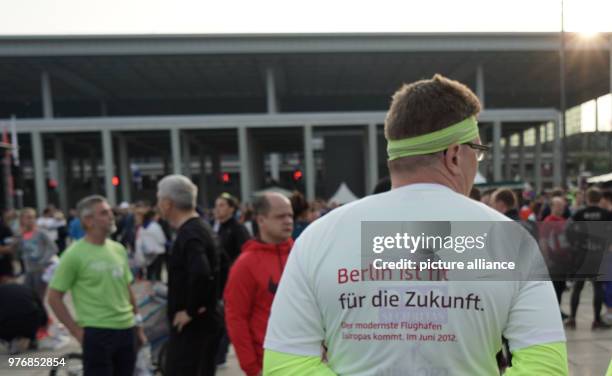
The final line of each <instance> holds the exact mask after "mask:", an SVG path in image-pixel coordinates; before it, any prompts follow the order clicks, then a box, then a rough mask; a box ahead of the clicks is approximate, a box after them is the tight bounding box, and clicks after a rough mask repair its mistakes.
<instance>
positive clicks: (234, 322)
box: [0, 76, 612, 376]
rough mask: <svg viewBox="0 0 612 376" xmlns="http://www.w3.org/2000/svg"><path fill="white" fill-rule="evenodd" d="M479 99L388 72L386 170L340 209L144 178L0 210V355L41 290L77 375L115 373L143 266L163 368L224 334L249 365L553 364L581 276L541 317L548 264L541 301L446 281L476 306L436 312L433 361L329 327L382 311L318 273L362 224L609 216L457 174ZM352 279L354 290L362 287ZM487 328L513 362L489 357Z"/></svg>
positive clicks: (41, 305)
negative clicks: (205, 193) (150, 184)
mask: <svg viewBox="0 0 612 376" xmlns="http://www.w3.org/2000/svg"><path fill="white" fill-rule="evenodd" d="M423 101H426V102H428V103H429V105H428V106H422V105H420V103H422V102H423ZM423 103H424V102H423ZM442 109H444V111H443V110H442ZM479 110H480V106H479V104H478V99H477V98H476V96H475V95H474V94H473V93H472V92H471V91H470V90H469V89H467V88H466V87H465V86H463V85H462V84H460V83H458V82H455V81H451V80H448V79H446V78H444V77H441V76H436V77H434V78H433V79H431V80H424V81H419V82H416V83H413V84H411V85H405V86H404V87H403V88H402V89H400V91H398V92H397V93H396V94H395V96H394V99H393V103H392V105H391V109H390V111H389V115H388V118H387V122H386V124H385V135H386V137H387V139H388V141H389V149H388V152H389V170H390V173H391V175H390V178H386V179H383V180H381V182H380V183H379V185H378V186H377V187H376V189H375V192H374V193H375V194H373V195H372V196H371V197H368V198H365V199H363V200H359V201H358V202H356V203H355V204H352V205H346V206H343V207H340V208H337V205H335V204H333V203H331V204H328V203H326V202H325V201H323V200H316V201H314V202H308V201H307V200H306V199H305V198H304V196H303V195H302V194H300V193H299V192H296V193H294V194H293V195H292V196H291V197H285V196H283V195H282V194H279V193H265V194H263V195H261V196H258V197H256V198H255V199H254V200H252V202H250V203H246V204H245V203H241V202H240V200H239V199H238V198H237V197H234V196H233V195H231V194H229V193H223V194H221V195H219V197H217V198H216V200H215V202H214V207H213V208H199V207H198V206H197V205H196V200H197V193H198V188H197V186H196V185H194V184H193V182H192V181H191V180H190V179H188V178H187V177H185V176H182V175H169V176H166V177H164V178H163V179H162V180H160V181H159V183H158V191H157V199H156V203H155V204H151V203H149V202H146V201H138V202H135V203H133V204H129V203H121V204H120V205H119V206H118V207H116V208H111V207H110V205H109V204H108V202H107V200H106V199H105V198H104V197H101V196H98V195H92V196H88V197H85V198H82V199H81V200H80V201H79V202H78V204H77V207H76V208H75V209H74V210H70V212H69V213H68V216H66V217H64V215H63V214H62V213H61V211H59V210H58V209H56V208H54V207H49V208H47V209H45V211H44V212H43V213H41V215H40V217H39V218H37V212H36V210H34V209H32V208H23V209H21V210H19V211H18V212H16V211H13V210H7V211H5V212H4V213H3V216H2V222H1V223H0V276H1V277H0V278H1V279H0V303H1V304H2V306H3V307H4V306H5V305H7V304H10V305H11V306H12V309H11V310H4V309H3V310H2V312H1V313H0V339H2V340H3V341H6V343H8V347H9V349H10V351H19V350H23V348H24V346H25V347H28V346H29V347H34V348H35V347H37V346H40V344H41V338H43V334H41V332H44V331H45V330H47V329H48V328H49V326H50V325H51V323H52V320H51V319H50V317H51V316H52V315H50V314H49V313H50V312H48V311H47V308H46V307H47V306H46V305H45V301H46V302H48V306H49V307H50V308H51V310H52V311H53V314H54V315H53V316H54V317H56V318H57V321H58V322H55V323H54V325H56V327H57V328H60V329H59V331H63V333H69V334H70V335H72V336H73V337H74V338H76V340H77V341H78V342H79V343H80V344H81V345H82V349H83V362H84V369H85V374H86V375H98V374H100V375H102V374H103V375H108V374H114V375H132V374H133V372H134V365H135V361H136V354H137V349H138V347H139V346H142V345H143V344H145V343H147V338H146V336H145V333H144V331H143V330H142V321H143V318H142V316H141V315H140V314H139V310H138V305H137V304H136V299H135V295H134V292H133V290H132V287H131V286H132V283H133V282H134V280H137V279H147V280H152V281H162V282H165V283H167V287H168V294H167V297H168V304H167V320H168V323H169V326H170V334H169V339H168V344H167V354H166V361H165V369H164V371H165V373H164V374H165V375H181V376H189V375H214V374H215V370H216V369H217V368H218V367H223V366H224V364H225V363H226V361H227V353H228V348H229V345H230V343H231V344H232V345H233V347H234V349H235V352H236V355H237V358H238V360H239V363H240V367H241V369H242V370H243V371H244V373H245V374H247V375H248V376H257V375H261V374H262V373H263V371H264V370H265V372H266V374H270V375H287V374H318V375H334V374H338V373H339V374H367V373H368V372H379V371H380V373H381V374H386V373H385V372H391V373H389V374H402V372H401V370H407V369H419V368H418V367H431V366H432V364H434V365H436V366H438V367H441V368H440V369H447V370H448V369H453V370H455V371H456V373H458V374H491V371H492V370H497V367H507V366H510V365H511V366H512V367H510V368H508V374H512V373H511V370H512V369H513V368H515V369H523V370H525V369H527V370H539V371H541V372H539V373H538V374H555V375H557V374H559V375H563V374H567V355H566V349H565V336H564V332H563V329H562V324H561V323H562V321H561V319H563V320H564V323H565V325H566V327H568V328H571V329H575V328H576V313H577V309H578V303H579V298H580V293H581V291H582V289H583V286H584V279H583V280H578V281H570V282H569V283H571V289H572V292H571V311H570V312H569V313H567V314H566V313H565V312H561V313H559V314H557V311H558V308H557V305H558V304H560V302H561V297H562V295H563V293H564V291H566V289H567V288H568V287H567V284H568V281H566V280H571V275H567V274H564V275H562V276H561V277H560V278H555V281H554V292H556V302H555V293H554V292H553V287H552V284H551V283H550V282H542V281H522V282H520V283H519V282H516V281H505V282H504V281H501V282H497V283H490V284H482V283H481V284H477V283H467V284H464V283H457V284H455V285H451V284H447V285H445V287H444V288H445V289H448V291H449V293H450V292H452V293H453V294H455V295H460V294H461V293H463V292H464V291H469V292H470V294H477V295H478V296H479V299H482V301H484V302H485V303H483V304H485V305H487V304H488V305H487V309H486V310H485V309H483V310H482V311H483V312H481V313H478V314H472V313H470V312H468V311H467V310H464V311H459V310H458V311H455V312H453V315H448V320H449V321H448V322H445V325H447V327H448V330H452V331H453V333H452V334H448V335H449V336H450V335H452V336H453V337H455V336H456V337H457V340H456V341H455V343H454V344H450V345H448V346H447V347H445V350H444V352H445V356H444V357H440V356H439V355H440V353H441V348H440V347H439V346H436V344H435V343H429V342H423V343H421V344H420V346H421V347H420V348H419V354H420V355H419V356H420V357H419V358H415V357H414V355H410V356H406V355H405V354H403V351H402V350H401V349H402V346H404V345H403V344H402V343H399V342H394V341H385V342H378V343H377V346H380V348H378V347H377V346H372V343H365V346H364V344H360V343H359V342H353V341H350V340H342V339H343V338H344V337H343V336H344V333H345V332H344V331H343V330H344V329H345V328H346V326H345V325H348V324H347V323H354V322H378V321H379V320H381V319H380V317H379V316H378V315H379V311H378V310H365V309H362V310H351V311H348V310H344V308H342V307H339V306H338V304H337V301H336V300H337V296H338V293H339V292H344V289H345V288H346V287H344V286H339V285H338V283H337V281H335V280H334V277H335V276H336V274H337V271H338V269H339V268H348V267H354V268H355V269H356V270H357V269H359V265H360V261H361V260H360V254H359V250H360V246H359V241H360V237H359V236H358V234H359V231H360V229H361V227H360V226H361V222H362V221H368V220H372V221H380V220H395V221H400V220H403V221H406V220H411V221H421V220H427V221H431V220H462V221H463V220H468V221H469V220H472V221H477V220H497V221H502V220H508V219H510V220H514V221H520V222H521V223H522V224H524V225H525V227H526V228H527V229H528V230H529V232H530V233H531V234H532V235H533V236H534V237H535V238H536V239H537V240H538V242H539V243H540V245H546V246H549V245H550V244H549V242H548V240H549V239H551V236H552V235H551V234H553V235H559V234H561V233H565V232H567V226H568V224H567V223H566V222H570V221H573V222H581V221H604V222H605V221H609V220H610V219H611V218H612V214H610V213H611V212H610V210H611V209H612V192H609V191H603V192H602V191H600V190H599V189H597V188H590V189H588V190H587V191H586V192H582V191H579V192H575V193H573V194H570V193H568V192H565V191H563V190H553V191H551V192H547V193H543V194H540V195H537V196H536V195H534V194H533V193H531V192H518V194H517V192H514V191H512V190H510V189H503V188H501V189H495V190H486V191H484V192H480V191H479V190H478V189H475V188H472V182H473V179H474V175H475V173H476V169H477V162H478V160H480V159H481V156H482V153H483V152H484V151H485V149H486V147H484V146H483V145H480V142H479V138H478V129H477V125H476V121H475V118H474V116H475V115H476V114H477V113H478V112H479ZM415 119H416V120H418V121H416V120H415ZM417 123H418V125H415V124H417ZM406 124H413V125H414V127H413V128H407V126H406ZM441 131H443V132H442V133H440V132H441ZM449 134H450V135H451V136H452V137H450V138H449V136H448V135H449ZM423 136H427V137H429V138H428V140H426V141H427V142H425V141H423V139H422V137H423ZM414 139H418V140H419V142H418V143H417V142H414ZM449 140H450V141H449ZM457 140H459V141H460V142H459V141H457ZM464 146H466V147H464ZM392 187H393V189H391V188H392ZM467 196H469V197H471V198H472V199H469V198H468V197H467ZM475 201H479V202H480V203H477V202H475ZM483 204H485V205H483ZM428 213H429V214H428ZM540 223H544V224H553V225H552V226H551V227H547V226H540V225H539V224H540ZM534 224H535V225H534ZM356 234H357V235H356ZM558 238H559V237H558V236H557V239H558ZM509 246H510V247H511V246H514V245H509ZM544 248H545V247H544ZM562 248H563V247H561V246H559V247H548V248H546V249H547V250H551V249H552V251H551V252H552V253H550V254H545V255H544V256H545V257H547V258H555V260H559V259H562V258H563V257H564V255H558V254H557V253H560V252H561V250H562ZM290 255H291V257H290ZM561 274H563V273H561ZM351 275H352V274H351ZM281 276H282V278H281ZM351 278H352V277H351ZM591 280H592V282H593V287H594V320H593V323H592V329H607V328H610V323H609V322H607V321H606V320H608V321H610V320H612V286H610V284H608V285H605V284H604V283H603V282H600V281H598V280H597V279H591ZM16 282H18V283H16ZM352 286H354V288H356V289H358V291H359V292H365V291H368V288H367V283H362V284H358V283H355V284H353V285H352ZM426 287H427V286H425V288H426ZM67 293H70V295H71V301H72V305H73V306H74V312H75V314H76V315H74V316H73V314H72V311H71V310H70V309H69V304H68V303H67V302H66V299H65V295H66V294H67ZM606 294H607V295H606ZM364 296H365V295H364ZM606 299H607V300H606ZM604 300H605V301H606V303H607V304H608V313H607V315H604V314H603V313H602V306H603V303H604ZM9 302H10V303H9ZM477 315H480V316H477ZM561 315H563V316H561ZM476 316H477V317H476ZM430 324H431V323H430ZM47 331H48V330H47ZM47 334H48V333H47ZM48 335H49V334H48ZM502 341H505V343H506V344H507V345H508V353H511V354H512V355H513V356H514V363H512V360H511V359H504V361H505V362H506V363H504V362H502V361H500V360H499V359H498V361H497V363H493V362H492V354H495V353H496V352H497V351H498V350H499V349H501V348H502V346H503V345H502ZM24 343H25V345H24ZM264 359H265V361H264ZM458 359H463V361H461V362H459V361H458ZM493 360H494V359H493ZM332 366H333V370H332ZM453 367H454V368H453ZM428 369H429V368H428ZM543 370H544V371H543ZM394 372H395V373H394ZM408 373H410V372H408Z"/></svg>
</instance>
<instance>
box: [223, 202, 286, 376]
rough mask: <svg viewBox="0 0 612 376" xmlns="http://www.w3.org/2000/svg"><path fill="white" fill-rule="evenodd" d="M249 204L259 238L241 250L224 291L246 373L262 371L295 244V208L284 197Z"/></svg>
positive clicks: (228, 318)
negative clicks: (274, 304)
mask: <svg viewBox="0 0 612 376" xmlns="http://www.w3.org/2000/svg"><path fill="white" fill-rule="evenodd" d="M253 207H254V210H255V219H256V220H257V225H258V228H259V236H258V238H257V239H254V240H249V241H248V242H247V243H246V244H245V245H244V247H243V248H242V253H241V254H240V257H238V260H236V262H235V263H234V266H233V267H232V270H231V271H230V276H229V279H228V281H227V286H226V288H225V294H224V298H225V318H226V323H227V324H226V325H227V329H228V332H229V335H230V338H231V340H232V343H233V344H234V348H235V350H236V354H237V356H238V360H239V362H240V367H241V368H242V370H243V371H244V372H245V373H246V374H247V375H248V376H257V375H259V374H260V373H261V370H262V365H263V342H264V338H265V335H266V327H267V325H268V318H269V317H270V309H271V307H272V301H273V299H274V295H275V294H276V288H277V286H278V283H279V281H280V278H281V275H282V273H283V269H284V268H285V263H286V262H287V258H288V257H289V251H290V250H291V247H292V246H293V240H292V239H291V233H292V231H293V210H292V208H291V203H290V202H289V200H288V199H287V198H286V197H284V196H282V195H280V194H278V193H268V194H266V195H264V196H261V197H259V198H258V199H257V200H256V201H255V203H254V204H253Z"/></svg>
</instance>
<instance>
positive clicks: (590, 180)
mask: <svg viewBox="0 0 612 376" xmlns="http://www.w3.org/2000/svg"><path fill="white" fill-rule="evenodd" d="M610 180H612V172H611V173H608V174H604V175H599V176H593V177H592V178H588V179H587V183H589V184H594V183H605V182H607V181H610Z"/></svg>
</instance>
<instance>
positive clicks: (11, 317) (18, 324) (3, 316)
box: [0, 264, 47, 352]
mask: <svg viewBox="0 0 612 376" xmlns="http://www.w3.org/2000/svg"><path fill="white" fill-rule="evenodd" d="M0 307H2V309H0V340H3V341H6V342H8V343H10V344H11V346H10V349H9V352H16V351H17V348H16V347H18V346H15V345H14V344H15V343H16V342H18V341H20V340H26V341H29V342H32V341H34V340H35V339H36V332H37V331H38V329H39V328H41V327H44V326H45V325H47V312H46V310H45V307H44V306H43V303H42V301H41V300H40V298H39V297H38V295H37V294H36V293H35V292H34V290H32V289H31V288H29V287H27V286H25V285H22V284H18V283H16V281H15V279H14V278H13V268H12V265H10V264H9V265H8V266H7V267H5V268H2V270H0ZM26 343H27V342H26ZM23 347H24V348H23V350H25V348H27V346H23Z"/></svg>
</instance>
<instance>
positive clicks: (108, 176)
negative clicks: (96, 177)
mask: <svg viewBox="0 0 612 376" xmlns="http://www.w3.org/2000/svg"><path fill="white" fill-rule="evenodd" d="M102 159H103V160H104V190H105V194H106V199H107V200H108V203H109V205H110V206H115V205H117V193H116V191H115V186H114V185H113V176H114V175H115V168H114V162H113V137H112V135H111V131H110V130H108V129H103V130H102Z"/></svg>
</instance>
